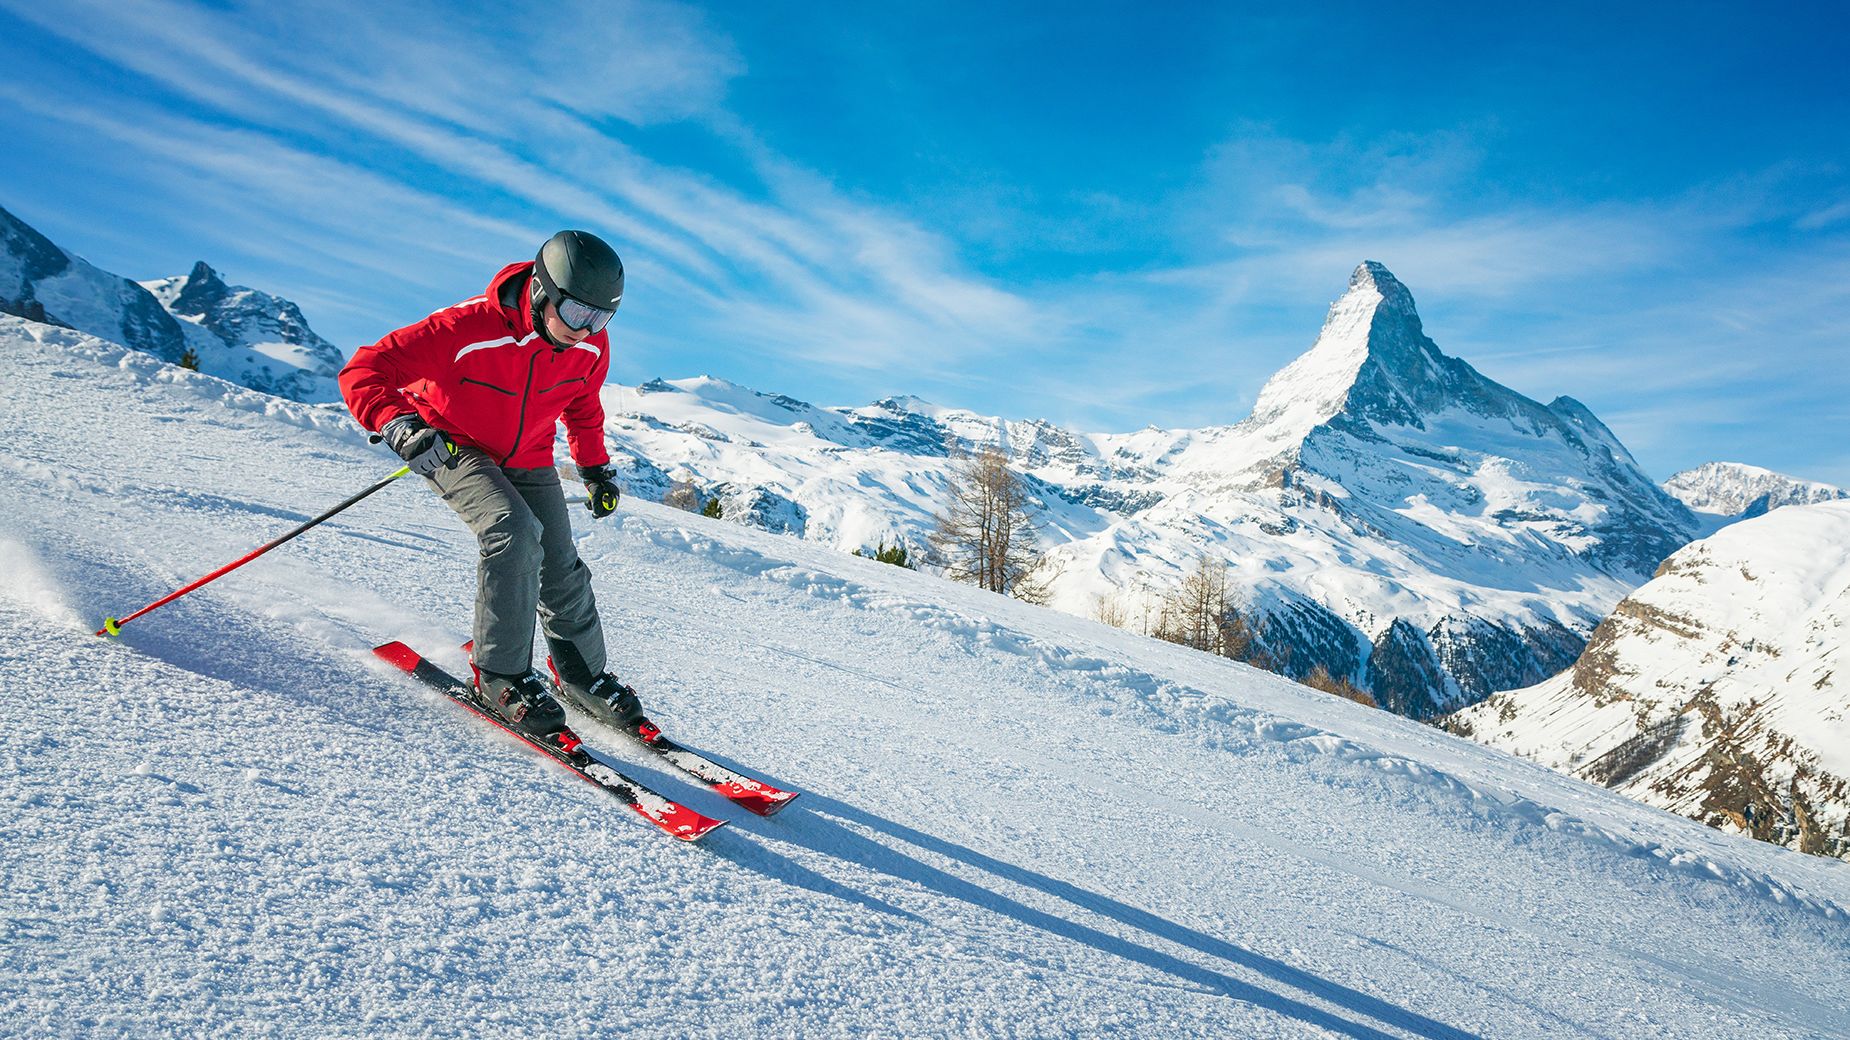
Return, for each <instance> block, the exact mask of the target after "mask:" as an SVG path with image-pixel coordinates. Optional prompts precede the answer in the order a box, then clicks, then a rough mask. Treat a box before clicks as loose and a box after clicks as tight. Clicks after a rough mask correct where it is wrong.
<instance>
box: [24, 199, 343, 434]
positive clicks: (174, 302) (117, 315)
mask: <svg viewBox="0 0 1850 1040" xmlns="http://www.w3.org/2000/svg"><path fill="white" fill-rule="evenodd" d="M0 311H4V312H6V313H8V314H17V315H19V316H20V317H22V318H27V319H30V320H32V321H40V322H45V323H47V324H52V325H63V326H65V327H67V328H73V329H77V330H78V331H80V332H87V333H89V334H90V335H92V336H96V337H99V338H101V339H106V340H108V341H110V342H111V343H120V344H122V345H123V346H126V347H133V348H134V349H136V350H141V351H145V352H147V353H149V354H153V355H154V356H155V357H158V358H160V359H161V360H163V361H169V362H175V363H180V362H182V361H184V362H185V363H187V364H190V365H191V366H193V367H195V368H197V369H199V370H200V371H202V372H206V373H208V374H211V375H215V376H218V377H220V378H223V379H228V380H230V381H231V382H234V383H238V384H241V385H243V386H248V387H251V388H252V389H255V390H262V391H264V392H266V393H272V394H276V395H278V396H280V397H288V398H291V399H293V400H298V401H332V400H335V399H336V398H337V397H338V396H339V394H338V390H337V388H336V386H335V383H334V377H335V375H336V374H337V373H338V372H339V371H340V366H341V363H342V361H343V360H345V359H344V356H343V355H342V353H341V351H340V349H339V348H337V347H335V346H334V345H333V344H332V343H329V342H328V341H327V340H324V339H322V338H321V337H320V336H317V335H315V333H314V331H313V330H311V329H310V328H309V327H308V322H307V321H305V320H304V319H303V317H302V312H301V310H300V309H299V308H297V307H296V305H295V304H293V303H291V302H289V301H288V300H285V299H282V298H281V297H278V296H272V295H270V294H269V293H262V292H258V291H256V290H255V289H247V288H244V287H243V286H234V285H227V284H225V281H224V280H223V279H222V278H220V277H219V276H218V273H217V272H216V271H214V270H212V268H210V267H208V266H206V264H205V263H204V262H203V261H201V262H200V263H198V264H195V265H194V267H193V270H192V273H191V274H188V275H187V276H185V277H182V278H163V279H159V280H157V281H152V282H146V283H139V284H138V283H136V282H132V281H129V280H128V279H126V278H122V277H119V276H117V275H113V274H110V273H109V272H107V271H103V270H100V269H98V268H96V267H93V266H91V265H90V264H89V263H87V262H85V261H84V260H83V259H81V258H79V257H77V256H74V255H72V254H70V253H67V252H65V251H64V250H62V249H60V248H58V246H57V245H55V244H53V243H52V241H51V240H50V239H48V238H46V237H45V236H44V235H42V234H40V233H39V232H38V231H36V230H34V229H33V228H32V227H30V226H28V225H27V224H26V223H25V222H24V221H21V220H20V219H19V218H17V217H15V216H13V215H12V214H11V213H8V212H7V211H5V210H4V209H0Z"/></svg>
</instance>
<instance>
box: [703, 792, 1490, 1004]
mask: <svg viewBox="0 0 1850 1040" xmlns="http://www.w3.org/2000/svg"><path fill="white" fill-rule="evenodd" d="M799 804H800V805H801V806H802V807H805V808H807V809H808V810H809V812H808V813H800V814H799V813H793V814H789V815H785V816H780V817H779V823H780V824H783V826H782V827H781V828H780V829H781V830H782V831H783V834H784V836H785V837H787V838H789V839H790V840H792V841H794V842H797V843H799V844H802V845H804V846H806V847H808V848H810V849H812V850H813V851H816V852H819V853H822V854H823V855H827V856H831V857H834V858H836V859H840V860H843V861H845V862H848V863H854V864H856V865H859V866H861V867H864V868H866V869H868V870H872V871H877V872H879V873H881V874H885V875H887V876H889V877H892V878H895V879H898V880H900V881H904V882H909V883H911V884H915V885H920V886H923V887H925V888H929V889H931V890H933V891H935V892H937V893H938V894H940V895H943V896H948V897H950V898H952V899H956V900H959V901H961V902H964V903H968V904H970V905H971V906H975V907H979V908H981V909H984V910H988V911H990V912H992V913H996V914H1000V915H1002V916H1004V917H1009V918H1013V919H1014V920H1016V921H1019V922H1020V923H1022V924H1024V925H1027V926H1029V927H1031V928H1037V929H1039V930H1041V931H1043V932H1047V933H1048V934H1051V935H1057V936H1059V937H1061V938H1063V939H1068V940H1071V941H1073V942H1077V943H1083V944H1085V945H1087V946H1090V947H1092V948H1093V949H1096V950H1099V951H1101V952H1104V953H1108V954H1112V955H1114V956H1118V957H1122V958H1124V959H1125V960H1128V961H1132V962H1134V963H1137V964H1141V965H1144V966H1145V967H1148V968H1152V969H1154V970H1156V971H1160V972H1163V973H1165V974H1167V975H1170V976H1173V977H1174V978H1176V979H1179V980H1182V981H1184V982H1187V983H1190V984H1192V985H1194V986H1196V987H1199V988H1200V989H1201V990H1202V991H1203V992H1207V993H1219V994H1223V995H1225V996H1228V997H1231V998H1233V999H1235V1000H1241V1001H1245V1002H1247V1003H1250V1004H1254V1005H1256V1006H1258V1007H1262V1008H1265V1009H1267V1010H1269V1011H1273V1012H1275V1013H1277V1014H1280V1015H1283V1016H1286V1017H1289V1018H1295V1019H1298V1020H1300V1021H1303V1022H1306V1023H1308V1024H1310V1025H1314V1026H1317V1027H1319V1028H1322V1029H1327V1030H1329V1031H1331V1032H1333V1033H1336V1034H1339V1035H1342V1036H1350V1037H1358V1038H1366V1040H1388V1038H1391V1037H1395V1036H1397V1035H1399V1034H1395V1033H1389V1032H1386V1031H1384V1030H1383V1029H1381V1028H1378V1027H1377V1026H1374V1025H1370V1024H1368V1023H1367V1022H1364V1021H1359V1020H1351V1019H1349V1018H1346V1017H1343V1015H1342V1014H1339V1013H1337V1012H1334V1011H1331V1010H1329V1009H1327V1008H1325V1007H1320V1006H1318V1005H1317V1004H1313V1003H1309V1002H1306V1001H1303V1000H1299V999H1296V998H1294V997H1291V996H1287V995H1285V994H1284V993H1280V992H1274V991H1273V990H1271V989H1267V988H1264V987H1263V986H1261V985H1259V984H1256V983H1254V982H1251V981H1244V980H1241V979H1238V978H1235V977H1233V976H1232V975H1229V974H1226V973H1224V972H1222V971H1217V970H1215V969H1214V968H1211V967H1205V966H1203V965H1200V964H1197V963H1195V962H1193V961H1190V960H1186V959H1184V958H1182V957H1178V956H1175V955H1174V954H1169V953H1165V952H1163V951H1162V950H1159V949H1156V948H1154V947H1153V946H1151V945H1145V944H1142V943H1139V942H1135V941H1133V940H1131V939H1129V938H1126V937H1124V936H1119V935H1113V934H1111V933H1109V932H1106V931H1102V930H1100V929H1098V928H1095V927H1092V926H1090V925H1086V924H1081V923H1079V922H1078V921H1073V920H1068V919H1067V918H1065V917H1061V916H1059V915H1057V914H1054V913H1050V912H1048V911H1046V910H1041V909H1038V908H1036V907H1033V906H1029V905H1027V904H1026V903H1023V902H1021V901H1019V900H1016V899H1012V898H1010V897H1008V896H1006V895H1003V894H1002V893H1001V892H999V891H996V890H994V889H992V888H988V887H985V886H984V885H981V884H978V883H977V882H974V881H969V880H966V879H964V878H962V877H960V876H958V875H957V874H954V873H951V872H950V871H948V870H945V869H942V868H939V867H935V866H932V865H931V864H929V863H927V862H925V861H924V860H923V859H921V858H919V857H917V856H915V855H912V854H910V853H908V852H904V851H901V850H900V849H898V848H896V847H894V846H893V845H888V844H882V843H881V842H880V841H877V840H874V839H873V838H870V837H868V836H866V835H865V834H863V833H861V830H857V828H861V829H865V830H866V831H870V832H873V833H875V834H879V835H884V836H886V837H887V838H891V839H894V841H895V842H896V843H897V842H904V843H906V844H909V845H912V846H914V847H915V848H917V849H920V850H922V851H924V852H926V853H930V854H932V855H934V856H940V857H943V858H945V859H948V860H952V861H955V862H957V863H961V864H963V865H965V866H968V867H972V868H975V869H977V870H981V871H985V872H987V873H989V874H991V875H994V876H995V877H997V878H1001V879H1003V880H1005V881H1008V882H1011V883H1013V884H1016V885H1020V886H1022V887H1024V888H1029V889H1034V890H1036V891H1039V892H1043V893H1046V894H1047V895H1051V896H1054V897H1056V898H1059V899H1062V900H1065V901H1066V902H1068V903H1071V904H1072V905H1074V906H1076V907H1079V908H1080V909H1082V910H1085V911H1088V912H1090V913H1093V914H1097V915H1099V916H1100V917H1103V918H1106V919H1108V920H1111V921H1115V922H1117V923H1119V924H1121V925H1125V926H1127V927H1130V928H1134V929H1137V930H1139V931H1141V932H1144V933H1146V934H1148V935H1151V936H1154V937H1156V938H1158V939H1161V940H1164V941H1166V942H1169V943H1174V944H1175V945H1177V946H1181V947H1184V948H1186V949H1190V950H1194V951H1195V952H1197V953H1201V954H1204V955H1206V956H1208V957H1213V958H1217V959H1219V960H1222V961H1225V962H1227V963H1229V964H1232V965H1235V966H1238V967H1239V968H1242V969H1245V970H1246V971H1249V972H1252V973H1253V974H1256V975H1260V976H1264V977H1265V978H1267V979H1271V980H1273V981H1275V982H1278V983H1281V984H1283V985H1284V986H1288V987H1291V988H1293V989H1296V990H1299V991H1301V992H1303V993H1305V994H1308V995H1310V996H1312V997H1315V998H1316V999H1317V1000H1319V1001H1322V1002H1323V1003H1325V1004H1329V1005H1332V1006H1334V1007H1336V1008H1340V1009H1342V1011H1344V1012H1350V1013H1353V1014H1355V1015H1357V1016H1365V1017H1367V1018H1371V1019H1374V1020H1376V1021H1377V1022H1380V1023H1382V1024H1383V1025H1385V1026H1388V1027H1391V1028H1393V1029H1398V1030H1405V1031H1406V1032H1409V1033H1412V1034H1414V1035H1416V1036H1422V1037H1429V1038H1434V1040H1477V1037H1476V1034H1473V1033H1469V1032H1466V1031H1464V1030H1462V1029H1458V1028H1456V1027H1453V1026H1449V1025H1446V1024H1445V1023H1443V1022H1439V1021H1436V1020H1434V1019H1431V1018H1428V1017H1427V1016H1425V1015H1421V1014H1419V1013H1417V1012H1414V1011H1410V1010H1408V1009H1406V1008H1402V1007H1398V1006H1396V1005H1394V1004H1391V1003H1389V1002H1388V1001H1385V1000H1383V999H1381V998H1379V997H1375V996H1371V995H1370V994H1367V993H1363V992H1361V991H1359V990H1356V989H1351V988H1350V987H1348V986H1344V985H1341V984H1339V983H1335V982H1332V981H1330V980H1329V979H1326V978H1323V977H1321V976H1318V975H1315V974H1312V973H1311V972H1307V971H1304V970H1303V969H1301V968H1294V967H1292V966H1291V965H1289V964H1286V963H1284V962H1282V961H1278V960H1274V959H1272V958H1270V957H1266V956H1264V955H1261V954H1258V953H1254V952H1253V951H1251V950H1248V949H1245V948H1244V947H1241V946H1237V945H1235V944H1233V943H1230V942H1228V941H1226V940H1225V939H1220V938H1217V937H1215V936H1212V935H1209V934H1207V933H1205V932H1200V931H1197V930H1195V929H1193V928H1188V927H1185V926H1183V925H1179V924H1177V923H1175V922H1174V921H1170V920H1168V919H1167V918H1163V917H1159V916H1157V915H1156V914H1153V913H1150V912H1149V911H1147V910H1140V909H1138V908H1137V907H1134V906H1131V905H1130V904H1128V903H1125V902H1122V901H1121V900H1117V899H1113V898H1111V897H1110V896H1105V895H1101V894H1099V893H1097V892H1092V891H1089V890H1087V889H1084V888H1080V887H1079V886H1077V885H1074V884H1071V883H1069V882H1065V881H1061V880H1059V879H1057V878H1052V877H1049V876H1047V875H1045V874H1041V873H1038V872H1036V871H1033V870H1028V869H1026V868H1024V867H1018V866H1015V865H1014V864H1012V863H1007V862H1004V861H1002V860H999V859H996V858H995V857H993V856H987V855H984V854H983V853H980V852H977V851H975V850H974V849H970V848H967V847H965V846H963V845H959V844H957V843H955V842H952V841H947V840H945V839H943V838H939V837H936V836H934V835H930V834H926V833H924V832H922V831H919V830H915V829H913V828H911V827H907V826H905V825H904V824H900V823H895V822H894V821H892V820H888V819H885V818H884V817H880V816H876V815H875V814H873V813H870V812H867V811H865V810H862V809H858V808H856V807H854V806H852V805H848V804H847V803H845V802H841V801H838V800H836V799H832V798H827V797H824V796H822V795H819V794H816V793H814V792H809V793H806V794H804V795H803V798H802V800H801V802H800V803H799ZM793 808H795V807H793ZM716 838H717V839H729V840H719V841H715V840H714V839H716ZM706 844H707V847H708V849H709V850H710V851H711V852H712V853H713V854H714V855H717V856H720V857H722V858H724V859H727V860H730V861H731V862H733V863H734V864H736V865H738V866H740V867H744V868H746V869H749V870H753V871H756V872H758V873H761V874H764V875H766V876H767V877H770V878H772V879H774V880H778V881H782V882H785V883H790V884H796V885H798V886H800V887H803V888H808V889H810V890H811V891H815V892H818V893H821V894H823V895H828V896H833V897H835V898H841V899H848V900H849V901H852V902H855V903H858V904H860V905H863V906H868V907H870V908H873V909H876V910H881V911H883V912H886V913H890V914H893V915H896V916H900V917H903V918H905V919H906V920H908V921H914V922H916V921H919V920H920V919H921V918H920V917H919V915H917V914H914V913H911V912H909V911H905V910H901V909H899V908H897V907H893V906H891V905H890V904H888V903H886V902H884V901H882V900H879V899H875V898H874V897H872V896H869V895H866V894H864V893H860V892H854V891H852V890H851V889H848V888H847V886H844V885H842V884H841V883H840V882H837V881H834V880H832V879H828V878H824V877H822V876H821V875H819V874H817V873H815V872H814V871H811V870H809V869H808V868H806V867H802V866H800V865H798V864H796V863H795V862H794V861H792V860H791V859H789V858H788V857H786V856H783V855H781V854H779V853H777V852H775V851H774V850H772V849H771V848H770V847H769V846H767V845H764V844H761V843H758V842H755V841H752V840H750V839H749V838H746V837H745V836H744V835H742V834H729V833H725V832H722V833H720V834H715V835H713V836H711V837H710V838H709V839H708V840H707V842H706Z"/></svg>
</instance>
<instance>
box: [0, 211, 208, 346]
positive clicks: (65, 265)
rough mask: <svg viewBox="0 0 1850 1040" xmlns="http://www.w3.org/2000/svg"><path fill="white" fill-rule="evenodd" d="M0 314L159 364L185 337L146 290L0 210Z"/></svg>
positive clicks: (181, 343)
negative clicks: (129, 350)
mask: <svg viewBox="0 0 1850 1040" xmlns="http://www.w3.org/2000/svg"><path fill="white" fill-rule="evenodd" d="M0 312H4V313H6V314H17V315H19V316H20V317H23V318H28V319H31V320H32V321H40V322H47V323H49V324H52V325H62V326H64V327H66V328H72V329H78V330H80V331H83V332H87V333H89V334H91V335H92V336H96V337H98V338H100V339H105V340H108V341H110V342H112V343H121V344H123V345H124V346H129V347H133V348H135V349H136V350H142V351H146V352H148V353H150V354H153V355H154V356H155V357H157V358H160V359H161V360H163V361H178V360H180V357H181V355H183V354H185V353H186V335H185V333H184V331H183V330H182V329H181V327H180V323H179V322H178V321H176V320H175V319H174V317H173V315H171V314H169V313H167V311H166V310H165V309H163V308H162V307H161V305H160V302H159V301H158V300H156V299H155V298H154V297H153V296H152V295H150V294H149V293H148V291H147V290H146V289H143V288H142V287H141V286H139V285H136V284H135V283H134V282H131V281H129V280H128V279H126V278H122V277H119V276H117V275H113V274H110V273H109V272H108V271H104V270H101V269H99V268H97V267H95V266H93V265H91V264H90V263H89V262H88V261H86V260H84V259H83V258H82V257H79V256H76V255H74V254H71V253H67V252H65V251H64V250H62V249H60V248H58V247H57V246H56V245H55V244H53V243H52V241H51V240H50V239H48V238H46V237H45V236H44V235H41V234H39V233H38V232H37V231H35V230H34V229H33V228H32V227H31V225H29V224H27V223H26V222H25V221H23V220H20V219H19V218H18V217H15V216H14V215H13V214H11V213H8V212H7V211H6V210H5V209H0Z"/></svg>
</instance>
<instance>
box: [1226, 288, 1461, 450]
mask: <svg viewBox="0 0 1850 1040" xmlns="http://www.w3.org/2000/svg"><path fill="white" fill-rule="evenodd" d="M1448 360H1449V359H1447V358H1446V357H1445V356H1444V355H1443V354H1441V353H1440V352H1439V348H1438V347H1437V346H1435V345H1434V344H1433V342H1432V341H1431V340H1429V339H1427V338H1426V334H1425V332H1424V330H1422V329H1421V327H1420V317H1419V313H1418V312H1417V311H1416V310H1415V309H1414V306H1413V293H1411V292H1409V291H1408V289H1407V287H1406V286H1405V285H1403V284H1401V281H1400V279H1398V278H1395V277H1394V275H1393V273H1392V272H1390V271H1389V270H1388V269H1387V267H1386V266H1384V265H1382V264H1381V263H1380V262H1378V261H1375V260H1364V261H1362V263H1361V264H1359V265H1357V267H1356V269H1355V271H1354V272H1353V273H1351V274H1350V276H1349V288H1348V291H1346V292H1344V293H1343V295H1342V297H1341V298H1340V299H1338V300H1337V301H1336V302H1335V303H1332V304H1331V305H1330V311H1329V314H1328V316H1326V317H1325V318H1324V320H1323V330H1322V332H1320V333H1319V334H1318V336H1317V342H1316V344H1315V345H1313V346H1312V347H1311V348H1310V350H1309V351H1307V352H1305V353H1304V354H1303V355H1301V356H1299V357H1298V359H1297V360H1295V361H1293V362H1292V363H1291V364H1289V365H1287V366H1285V368H1283V369H1282V370H1280V371H1279V372H1278V373H1277V374H1276V375H1274V376H1273V377H1272V378H1271V380H1270V381H1268V382H1267V383H1266V385H1265V388H1264V389H1263V390H1261V391H1260V392H1259V400H1258V402H1257V404H1256V405H1255V406H1254V408H1253V420H1256V421H1259V422H1264V423H1275V422H1280V421H1283V422H1285V423H1287V424H1288V425H1291V426H1293V427H1298V426H1302V427H1304V429H1305V432H1308V429H1309V427H1310V426H1314V425H1316V424H1320V423H1323V422H1327V421H1329V420H1330V419H1333V418H1335V417H1336V416H1337V415H1338V414H1340V413H1341V412H1343V411H1344V410H1345V409H1346V408H1349V407H1350V406H1352V405H1356V404H1362V403H1364V402H1361V401H1357V400H1355V399H1354V397H1355V391H1356V390H1357V388H1358V387H1360V386H1362V385H1363V384H1369V385H1370V386H1371V387H1372V388H1373V389H1374V390H1375V391H1376V392H1377V393H1380V392H1391V391H1393V390H1395V389H1397V388H1401V387H1404V386H1408V385H1418V384H1421V383H1425V382H1429V381H1433V380H1440V379H1443V378H1444V366H1445V363H1446V362H1447V361H1448ZM1396 396H1398V395H1396ZM1421 396H1425V395H1421ZM1389 411H1391V412H1392V413H1393V415H1392V417H1393V418H1402V417H1404V416H1405V413H1406V410H1405V409H1404V408H1402V407H1395V408H1392V409H1390V410H1389ZM1380 417H1383V418H1386V417H1389V416H1386V415H1383V416H1380Z"/></svg>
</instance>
